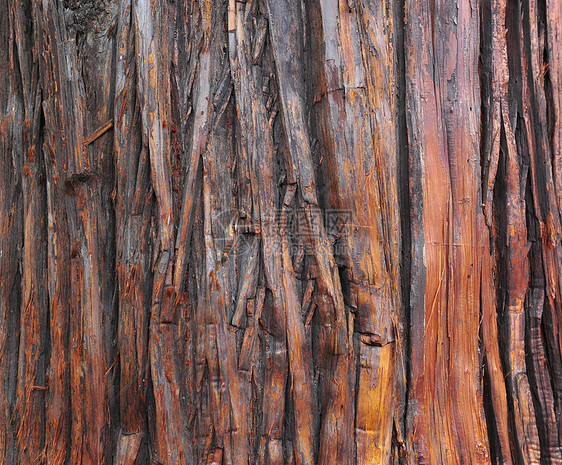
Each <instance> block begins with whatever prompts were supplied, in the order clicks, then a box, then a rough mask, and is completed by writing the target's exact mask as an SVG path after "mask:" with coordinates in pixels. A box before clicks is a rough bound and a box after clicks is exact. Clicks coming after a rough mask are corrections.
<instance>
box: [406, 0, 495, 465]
mask: <svg viewBox="0 0 562 465" xmlns="http://www.w3.org/2000/svg"><path fill="white" fill-rule="evenodd" d="M406 11H407V17H406V23H407V26H406V68H407V71H406V73H407V75H406V80H407V86H408V88H407V100H408V106H409V108H408V110H409V119H408V134H409V137H410V163H411V166H413V167H414V169H413V170H412V172H413V174H414V176H413V177H412V178H411V179H410V186H411V189H413V190H415V192H416V196H419V201H420V204H421V205H419V204H418V205H419V207H421V211H416V210H415V208H416V206H418V205H416V206H414V212H413V214H414V215H416V216H417V218H416V219H415V220H414V221H413V223H412V224H413V230H412V240H413V241H414V242H415V243H416V248H415V255H414V258H413V260H414V262H415V265H414V266H415V267H418V266H423V267H424V268H425V270H426V271H425V276H426V281H425V283H423V284H418V283H416V287H417V286H418V285H420V286H423V287H421V288H419V289H416V293H415V294H414V295H413V301H412V312H413V315H412V386H411V391H410V403H411V407H412V409H411V410H410V413H409V415H410V419H409V420H410V425H409V428H410V435H411V441H412V443H413V444H412V445H413V446H414V451H413V453H414V458H412V463H413V462H414V461H418V463H463V460H468V461H469V462H470V463H487V462H488V461H489V450H488V446H487V439H486V434H487V432H486V424H485V422H484V417H483V410H482V397H481V388H480V386H479V383H478V382H476V381H475V380H477V379H478V377H479V358H478V335H477V333H478V328H479V324H480V321H479V319H480V312H479V301H480V281H479V279H478V268H479V259H480V256H481V253H482V252H481V248H480V237H479V234H478V229H477V228H478V225H479V222H478V217H479V215H481V214H482V210H481V206H480V204H481V202H480V196H479V192H478V191H479V185H480V179H479V138H480V128H479V105H480V102H479V98H480V96H479V93H480V92H479V87H478V75H477V60H478V38H479V24H478V14H475V13H477V12H478V4H477V3H476V2H465V3H463V4H458V5H454V4H451V3H447V2H435V4H432V6H431V8H429V5H427V4H425V3H423V2H416V1H414V2H406ZM424 18H425V19H424ZM420 217H421V219H420ZM480 224H481V223H480ZM422 231H423V233H422ZM412 278H413V279H417V276H416V271H415V269H414V270H413V271H412ZM416 457H417V458H416Z"/></svg>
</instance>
